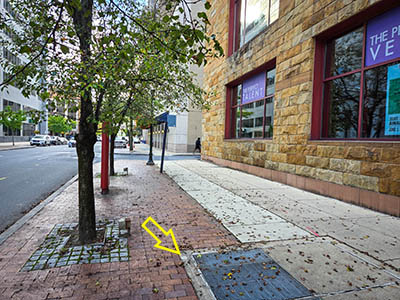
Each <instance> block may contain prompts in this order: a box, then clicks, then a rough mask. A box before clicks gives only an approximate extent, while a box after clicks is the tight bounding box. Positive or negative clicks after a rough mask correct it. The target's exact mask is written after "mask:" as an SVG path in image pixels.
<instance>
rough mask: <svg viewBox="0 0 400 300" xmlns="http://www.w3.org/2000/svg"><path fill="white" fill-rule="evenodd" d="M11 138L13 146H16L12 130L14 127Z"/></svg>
mask: <svg viewBox="0 0 400 300" xmlns="http://www.w3.org/2000/svg"><path fill="white" fill-rule="evenodd" d="M11 138H12V142H13V146H15V144H14V130H12V129H11Z"/></svg>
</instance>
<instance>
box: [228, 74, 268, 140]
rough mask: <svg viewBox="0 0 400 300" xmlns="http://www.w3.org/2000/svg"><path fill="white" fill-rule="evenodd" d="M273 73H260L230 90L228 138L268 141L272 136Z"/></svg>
mask: <svg viewBox="0 0 400 300" xmlns="http://www.w3.org/2000/svg"><path fill="white" fill-rule="evenodd" d="M274 94H275V69H271V70H268V71H266V72H265V71H264V72H261V73H259V74H257V75H256V76H253V77H251V78H250V79H248V80H245V81H243V82H242V83H241V84H239V85H237V86H235V87H233V88H232V89H231V93H230V95H231V96H230V99H228V101H230V102H229V103H227V104H228V105H229V107H230V109H229V115H228V116H227V118H229V122H228V124H229V125H228V126H230V128H229V130H228V132H229V134H228V136H227V137H228V138H271V137H272V134H273V117H274Z"/></svg>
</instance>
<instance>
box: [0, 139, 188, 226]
mask: <svg viewBox="0 0 400 300" xmlns="http://www.w3.org/2000/svg"><path fill="white" fill-rule="evenodd" d="M116 152H118V150H117V151H116ZM100 154H101V143H99V142H98V143H97V144H96V145H95V159H94V163H97V162H99V161H100V159H101V156H100ZM189 157H190V156H189ZM118 159H128V160H131V159H133V160H143V161H147V159H148V155H145V154H143V153H142V154H138V153H134V154H127V153H126V154H118V153H116V154H115V160H118ZM153 159H154V161H157V160H159V159H160V156H153ZM183 159H188V156H167V157H166V158H165V160H166V161H167V160H183ZM77 170H78V158H77V155H76V149H75V148H68V146H66V145H64V146H50V147H32V148H29V149H18V150H8V151H0V232H2V231H4V230H5V229H6V228H7V227H9V226H10V225H12V224H13V223H14V222H16V221H17V220H18V219H19V218H20V217H22V216H23V215H24V213H26V212H27V211H29V210H30V209H31V208H32V207H34V206H35V205H37V204H38V203H39V202H40V201H42V200H44V199H46V197H48V196H49V195H50V194H51V193H53V192H54V191H56V190H57V189H58V188H59V187H60V186H62V185H63V184H64V183H66V182H67V181H68V180H69V179H71V178H72V177H74V176H75V175H76V174H77Z"/></svg>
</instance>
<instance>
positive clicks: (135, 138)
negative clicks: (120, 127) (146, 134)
mask: <svg viewBox="0 0 400 300" xmlns="http://www.w3.org/2000/svg"><path fill="white" fill-rule="evenodd" d="M133 143H134V144H140V140H139V138H138V137H137V136H135V137H134V138H133Z"/></svg>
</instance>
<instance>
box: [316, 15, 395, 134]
mask: <svg viewBox="0 0 400 300" xmlns="http://www.w3.org/2000/svg"><path fill="white" fill-rule="evenodd" d="M323 51H324V53H325V59H324V60H325V70H324V74H323V81H322V82H323V94H322V98H323V101H322V118H321V125H322V126H321V127H322V129H321V131H320V137H321V138H338V139H360V138H368V139H382V138H389V139H393V138H395V139H397V138H400V7H398V8H396V9H394V10H391V11H389V12H387V13H385V14H383V15H381V16H379V17H377V18H375V19H372V20H370V21H369V22H367V23H365V24H364V25H363V26H362V27H359V28H357V29H355V30H353V31H351V32H349V33H346V34H344V35H342V36H340V37H338V38H335V39H332V40H330V41H328V42H327V43H325V47H324V49H323ZM316 64H318V62H317V61H316Z"/></svg>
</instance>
